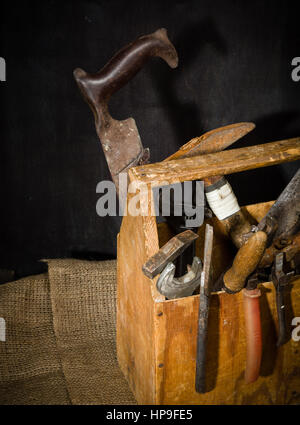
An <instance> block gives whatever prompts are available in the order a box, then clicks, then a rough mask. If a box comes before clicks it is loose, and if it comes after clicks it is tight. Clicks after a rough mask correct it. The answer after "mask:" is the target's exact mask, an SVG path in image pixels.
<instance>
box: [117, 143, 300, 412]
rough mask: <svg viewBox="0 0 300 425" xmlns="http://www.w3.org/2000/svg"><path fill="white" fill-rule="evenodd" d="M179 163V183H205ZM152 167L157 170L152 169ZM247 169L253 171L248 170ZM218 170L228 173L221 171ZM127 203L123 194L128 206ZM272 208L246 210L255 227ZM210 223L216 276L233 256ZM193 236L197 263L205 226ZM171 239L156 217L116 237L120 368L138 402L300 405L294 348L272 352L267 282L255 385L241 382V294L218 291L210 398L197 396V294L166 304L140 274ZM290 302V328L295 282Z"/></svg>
mask: <svg viewBox="0 0 300 425" xmlns="http://www.w3.org/2000/svg"><path fill="white" fill-rule="evenodd" d="M217 155H219V154H214V156H217ZM297 155H298V156H297V157H299V145H298V151H297ZM210 156H212V155H210ZM294 157H295V158H296V155H294ZM181 161H182V163H183V165H184V168H183V172H182V173H179V174H178V173H177V176H178V175H179V177H182V179H189V180H191V179H195V178H198V179H201V177H203V176H202V175H201V172H198V173H195V172H193V173H190V174H189V173H188V172H187V171H186V169H185V166H186V164H185V162H187V160H186V159H184V160H181ZM184 161H185V162H184ZM188 161H189V159H188ZM173 162H174V163H175V161H173ZM278 162H281V161H277V163H278ZM269 165H270V164H269ZM222 166H223V165H222ZM260 166H262V165H260ZM155 167H156V171H157V170H159V167H158V165H155ZM164 167H165V165H164ZM138 168H140V169H141V170H140V171H139V172H140V175H145V173H144V170H145V167H143V168H142V167H138ZM250 168H255V167H253V164H252V166H251V167H250ZM228 169H229V168H228ZM136 170H137V169H134V170H133V171H134V172H133V173H131V170H130V172H129V176H130V179H131V180H133V179H134V177H133V175H135V178H136V175H137V172H136ZM240 170H241V168H239V170H237V171H240ZM222 171H223V172H224V174H226V169H225V170H224V169H223V170H222ZM205 172H206V171H205ZM217 172H218V171H216V173H215V174H217ZM156 174H157V173H156ZM158 174H159V173H158ZM152 176H153V175H152ZM147 178H149V174H146V177H145V179H146V180H147ZM182 179H181V181H182ZM172 182H174V180H172V179H171V180H170V183H172ZM149 193H150V191H149ZM132 196H133V195H128V202H129V201H130V199H131V198H132ZM150 202H151V199H150V200H149V203H150ZM271 204H272V203H270V202H269V203H262V204H256V205H250V206H247V207H245V208H244V210H245V211H247V212H248V213H249V214H250V215H251V216H252V217H253V218H254V219H256V220H257V221H259V220H260V219H261V218H262V217H263V216H264V215H265V213H266V212H267V211H268V209H269V208H270V206H271ZM210 222H211V223H212V224H213V226H214V250H213V265H214V273H215V276H217V275H218V274H219V272H221V271H222V270H224V268H225V267H226V266H228V265H229V264H230V262H231V261H232V258H233V255H234V250H233V248H232V244H231V242H230V241H229V240H228V237H227V235H226V234H224V232H223V230H222V228H221V227H220V225H219V222H218V220H216V219H211V220H210ZM199 235H200V237H199V239H198V241H197V243H198V245H197V254H198V255H199V256H200V258H201V256H202V250H203V237H204V226H202V227H201V228H200V230H199ZM171 236H172V235H171V234H170V231H169V229H168V228H167V226H166V225H164V224H162V225H159V226H157V224H156V218H155V217H153V216H137V217H133V216H130V215H127V216H124V217H123V221H122V225H121V230H120V233H119V235H118V294H117V352H118V361H119V365H120V367H121V369H122V371H123V373H124V375H125V377H126V378H127V380H128V382H129V384H130V387H131V389H132V391H133V393H134V395H135V397H136V399H137V401H138V403H140V404H300V342H296V341H293V340H290V341H289V342H288V343H287V344H285V345H284V346H282V347H280V348H279V349H278V348H276V332H277V317H276V304H275V290H274V287H273V284H272V283H270V282H267V283H265V284H263V285H261V290H262V297H261V316H262V328H263V357H262V365H261V373H260V377H259V379H258V380H257V381H256V382H254V383H252V384H245V382H244V376H243V375H244V370H245V361H246V340H245V331H244V318H243V306H242V294H241V293H238V294H235V295H228V294H226V293H224V292H218V293H215V294H213V295H212V297H211V308H210V313H209V327H208V355H207V383H208V388H209V392H207V393H206V394H198V393H197V392H196V391H195V389H194V387H195V384H194V380H195V367H196V332H197V318H198V305H199V295H196V296H190V297H186V298H181V299H176V300H165V297H164V296H162V295H161V294H160V293H159V292H158V291H157V290H156V279H157V278H156V279H153V280H151V279H149V278H147V277H146V276H145V275H144V274H143V273H142V265H143V263H144V262H145V261H146V260H147V259H148V258H149V257H150V256H152V255H153V254H154V253H155V252H156V251H157V250H158V249H159V247H160V246H161V245H162V244H163V243H165V242H166V241H167V240H168V239H169V238H170V237H171ZM290 295H291V296H290V300H291V302H290V303H289V305H288V308H287V315H288V317H287V319H288V323H289V324H291V320H292V318H293V317H300V280H299V279H298V280H295V281H294V284H293V287H292V290H291V294H290Z"/></svg>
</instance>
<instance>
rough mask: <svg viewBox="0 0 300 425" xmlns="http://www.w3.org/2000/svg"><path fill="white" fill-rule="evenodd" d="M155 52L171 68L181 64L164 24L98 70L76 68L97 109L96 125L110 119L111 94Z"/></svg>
mask: <svg viewBox="0 0 300 425" xmlns="http://www.w3.org/2000/svg"><path fill="white" fill-rule="evenodd" d="M152 56H159V57H161V58H162V59H164V60H165V61H166V62H167V64H168V65H169V66H170V67H171V68H176V67H177V65H178V56H177V52H176V50H175V47H174V46H173V44H172V43H171V42H170V40H169V38H168V35H167V31H166V29H165V28H161V29H159V30H157V31H155V32H154V33H152V34H149V35H144V36H142V37H139V38H138V39H137V40H135V41H133V42H132V43H130V44H128V45H127V46H125V47H123V48H122V49H121V50H119V51H118V52H117V53H116V54H115V55H114V56H113V57H112V59H111V60H110V61H109V62H108V63H107V64H106V65H105V66H104V67H103V68H102V69H101V70H100V71H99V72H97V73H95V74H89V73H87V72H85V71H84V70H83V69H80V68H77V69H75V70H74V78H75V80H76V82H77V84H78V86H79V89H80V91H81V92H82V94H83V97H84V98H85V100H86V101H87V103H88V104H89V105H90V107H91V109H92V110H93V112H94V115H95V120H96V127H97V129H98V126H99V125H101V124H102V122H104V124H105V122H106V121H107V120H110V115H109V113H108V108H107V103H108V101H109V99H110V97H111V95H112V94H113V93H115V92H116V91H118V90H119V89H120V88H121V87H123V86H124V85H125V84H126V83H128V81H129V80H131V79H132V78H133V77H134V76H135V75H136V74H137V73H138V71H139V70H140V69H141V68H142V67H143V65H144V64H145V63H146V62H147V60H148V59H149V58H150V57H152Z"/></svg>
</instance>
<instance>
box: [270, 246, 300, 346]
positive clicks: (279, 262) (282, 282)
mask: <svg viewBox="0 0 300 425" xmlns="http://www.w3.org/2000/svg"><path fill="white" fill-rule="evenodd" d="M294 274H295V271H294V270H291V269H290V268H289V267H288V263H287V261H286V257H285V253H284V252H280V253H279V254H277V255H276V257H275V261H274V265H273V267H272V272H271V278H272V282H273V284H274V286H275V289H276V308H277V317H278V338H277V347H279V346H280V345H283V344H285V343H286V342H287V341H288V339H289V335H288V332H287V325H286V317H285V296H284V295H285V289H286V287H287V285H288V284H289V283H290V280H291V277H292V276H294Z"/></svg>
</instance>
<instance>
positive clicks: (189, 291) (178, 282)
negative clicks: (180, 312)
mask: <svg viewBox="0 0 300 425" xmlns="http://www.w3.org/2000/svg"><path fill="white" fill-rule="evenodd" d="M201 270H202V263H201V260H200V259H199V258H198V257H194V258H193V262H192V266H191V267H189V270H188V272H187V273H185V274H184V275H183V276H181V277H174V275H175V266H174V264H173V263H168V264H167V265H166V267H165V268H164V270H163V271H162V272H161V274H160V276H159V278H158V280H157V283H156V287H157V290H158V291H159V292H160V293H161V294H162V295H165V297H166V298H167V299H168V300H172V299H175V298H183V297H189V296H191V295H193V293H194V291H195V289H196V288H197V287H198V286H199V285H200V276H201Z"/></svg>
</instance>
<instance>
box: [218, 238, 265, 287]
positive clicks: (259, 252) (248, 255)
mask: <svg viewBox="0 0 300 425" xmlns="http://www.w3.org/2000/svg"><path fill="white" fill-rule="evenodd" d="M266 244H267V235H266V233H265V232H262V231H259V232H257V233H254V234H253V236H252V237H251V238H250V239H248V241H247V242H246V243H245V244H244V245H243V246H242V247H241V248H240V249H239V251H238V253H237V254H236V256H235V259H234V261H233V264H232V267H231V268H230V269H229V270H227V272H226V273H225V275H224V279H223V280H224V285H225V289H226V290H228V292H231V293H234V292H238V291H240V290H241V289H243V287H244V285H245V280H246V278H247V277H248V276H249V275H250V274H251V273H252V272H254V270H255V269H256V267H257V265H258V264H259V262H260V260H261V258H262V256H263V254H264V251H265V248H266Z"/></svg>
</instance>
